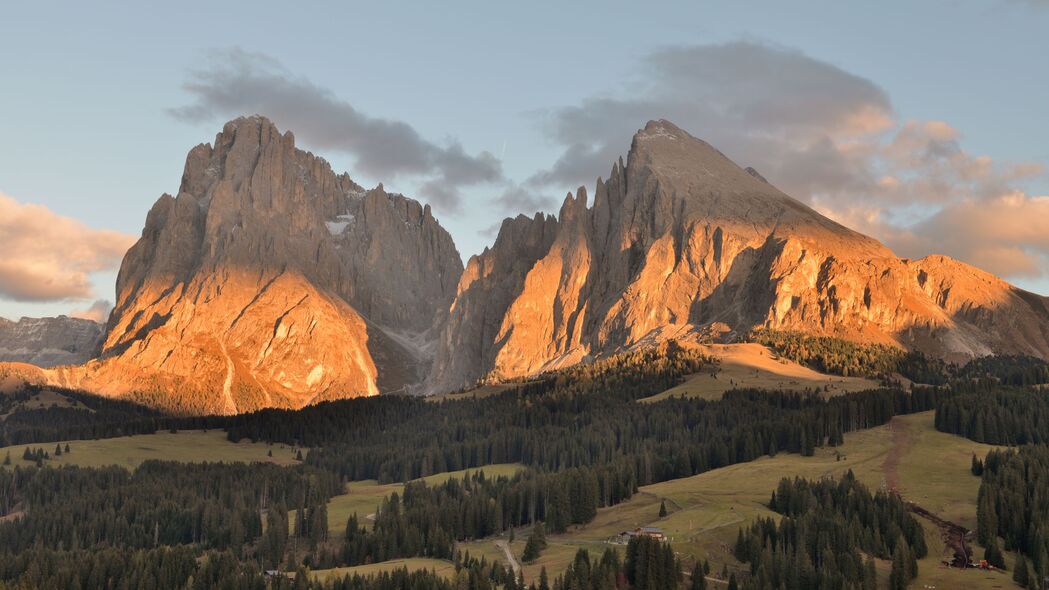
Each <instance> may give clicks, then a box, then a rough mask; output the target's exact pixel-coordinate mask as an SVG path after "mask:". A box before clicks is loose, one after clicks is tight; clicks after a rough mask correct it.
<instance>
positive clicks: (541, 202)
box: [495, 183, 557, 213]
mask: <svg viewBox="0 0 1049 590" xmlns="http://www.w3.org/2000/svg"><path fill="white" fill-rule="evenodd" d="M495 203H496V204H497V205H499V206H500V207H501V208H502V209H503V210H505V211H512V212H514V213H536V212H539V211H550V210H552V209H553V208H555V207H557V203H556V202H555V201H554V199H552V198H550V197H548V196H545V195H541V194H539V193H538V192H536V191H534V190H532V189H530V188H528V187H524V186H521V185H519V184H513V183H511V184H508V185H507V187H506V190H504V191H503V192H502V194H500V195H499V196H498V197H496V198H495Z"/></svg>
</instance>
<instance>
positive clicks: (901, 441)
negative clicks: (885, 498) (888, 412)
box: [881, 418, 914, 492]
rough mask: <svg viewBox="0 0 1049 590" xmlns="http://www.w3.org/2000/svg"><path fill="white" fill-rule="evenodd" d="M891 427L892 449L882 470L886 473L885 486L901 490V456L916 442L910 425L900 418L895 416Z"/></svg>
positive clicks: (883, 463)
mask: <svg viewBox="0 0 1049 590" xmlns="http://www.w3.org/2000/svg"><path fill="white" fill-rule="evenodd" d="M889 429H890V430H891V431H892V449H890V450H889V454H888V455H886V456H885V461H884V462H882V464H881V467H882V472H883V473H884V474H885V486H886V487H887V488H889V489H890V490H892V491H894V492H899V490H900V474H899V467H900V457H902V456H903V455H904V454H905V453H906V452H907V450H908V449H910V448H911V446H912V445H913V444H914V437H913V436H912V435H911V430H910V425H908V424H907V423H906V422H904V421H903V420H900V419H899V418H893V419H892V421H891V422H889Z"/></svg>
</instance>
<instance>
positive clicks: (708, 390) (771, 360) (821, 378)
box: [641, 343, 878, 402]
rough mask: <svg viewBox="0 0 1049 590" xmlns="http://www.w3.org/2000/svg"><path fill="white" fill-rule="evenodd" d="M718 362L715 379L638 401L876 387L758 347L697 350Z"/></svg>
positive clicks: (697, 379)
mask: <svg viewBox="0 0 1049 590" xmlns="http://www.w3.org/2000/svg"><path fill="white" fill-rule="evenodd" d="M700 348H701V349H702V350H703V351H704V352H705V353H706V354H708V355H710V356H712V357H714V358H716V359H718V371H717V376H716V377H715V376H713V375H712V374H711V373H710V372H706V371H705V372H701V373H697V374H695V375H692V376H690V377H688V378H687V379H686V380H685V382H684V383H682V384H680V385H678V386H676V387H672V388H670V389H668V390H666V391H664V392H662V393H658V394H656V395H653V396H651V397H647V398H645V399H643V400H641V401H643V402H655V401H659V400H663V399H666V398H668V397H681V396H683V397H689V398H693V397H694V398H702V399H710V400H717V399H721V396H723V395H724V394H725V392H726V391H728V390H730V389H733V388H736V387H755V388H759V389H770V390H783V391H804V390H807V389H808V390H820V391H822V392H824V394H825V395H827V396H831V395H839V394H842V393H848V392H852V391H863V390H865V389H873V388H876V387H878V382H877V381H873V380H871V379H863V378H860V377H841V376H838V375H825V374H823V373H819V372H817V371H813V370H812V369H809V368H808V367H803V366H802V365H799V364H798V363H795V362H793V361H790V360H786V359H782V358H779V357H777V356H776V354H775V353H773V352H772V351H771V350H769V349H768V348H766V347H764V346H762V345H760V344H753V343H747V344H712V345H704V346H701V347H700Z"/></svg>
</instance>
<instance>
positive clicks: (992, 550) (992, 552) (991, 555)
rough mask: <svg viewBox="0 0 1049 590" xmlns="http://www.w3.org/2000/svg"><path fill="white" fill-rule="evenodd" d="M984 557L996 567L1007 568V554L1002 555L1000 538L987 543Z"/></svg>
mask: <svg viewBox="0 0 1049 590" xmlns="http://www.w3.org/2000/svg"><path fill="white" fill-rule="evenodd" d="M983 558H984V559H986V560H987V563H989V564H991V565H993V566H994V567H996V568H998V569H1002V570H1004V569H1005V556H1004V555H1002V550H1001V549H1000V548H999V547H998V539H991V542H990V543H988V544H987V549H986V550H984V552H983Z"/></svg>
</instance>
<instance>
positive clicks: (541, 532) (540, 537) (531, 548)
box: [521, 522, 546, 563]
mask: <svg viewBox="0 0 1049 590" xmlns="http://www.w3.org/2000/svg"><path fill="white" fill-rule="evenodd" d="M543 549H546V529H545V528H544V527H543V523H541V522H537V523H535V526H534V527H532V532H531V534H529V535H528V541H526V542H525V549H524V554H523V555H521V559H523V560H524V561H525V562H526V563H532V562H533V561H535V560H536V559H539V555H540V554H541V553H542V552H543Z"/></svg>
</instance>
